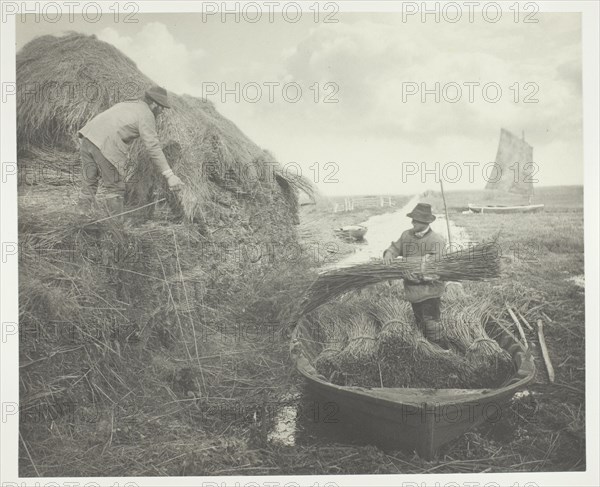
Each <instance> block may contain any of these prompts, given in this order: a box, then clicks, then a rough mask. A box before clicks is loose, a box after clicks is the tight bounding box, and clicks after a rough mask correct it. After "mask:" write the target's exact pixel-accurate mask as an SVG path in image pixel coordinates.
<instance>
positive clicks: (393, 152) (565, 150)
mask: <svg viewBox="0 0 600 487" xmlns="http://www.w3.org/2000/svg"><path fill="white" fill-rule="evenodd" d="M137 18H138V19H139V22H138V23H123V22H121V23H114V22H113V21H112V18H109V16H108V15H106V16H103V17H102V19H101V20H100V21H99V22H97V23H93V24H91V23H86V22H82V21H81V20H80V19H76V20H75V22H73V23H69V22H68V21H66V20H65V21H64V22H63V21H61V22H57V23H54V24H44V23H42V24H40V23H34V22H31V23H20V22H17V49H19V48H20V47H22V46H23V45H24V44H25V43H26V42H27V41H29V40H31V39H32V38H34V37H36V36H38V35H42V34H48V33H60V32H62V31H67V30H75V31H79V32H84V33H87V34H96V35H97V36H98V37H99V38H100V39H102V40H104V41H107V42H110V43H111V44H114V45H115V46H116V47H117V48H119V49H121V50H122V51H123V52H124V53H125V54H127V55H128V56H130V57H131V58H132V59H133V60H134V61H135V62H136V63H137V65H138V67H139V68H140V69H141V70H142V71H143V72H144V73H145V74H147V75H148V76H149V77H150V78H152V79H154V80H155V81H156V82H157V83H159V84H161V85H164V86H165V87H166V88H168V89H169V90H170V91H173V92H176V93H188V94H191V95H196V96H203V95H204V96H206V97H207V98H209V99H210V100H212V101H213V102H214V103H215V105H216V106H217V107H218V109H219V111H221V112H222V113H223V114H224V115H225V116H227V117H229V118H230V119H231V120H233V121H234V122H235V123H236V124H237V125H238V126H239V127H240V128H241V129H242V130H243V131H244V132H245V133H246V134H247V135H248V136H250V137H251V138H252V139H253V140H254V141H255V142H256V143H258V144H259V145H260V146H262V147H264V148H266V149H269V150H270V151H271V152H272V153H273V154H274V155H275V156H276V158H277V159H278V160H279V161H280V162H281V163H282V164H287V163H292V162H295V163H298V164H300V166H301V167H302V169H303V173H304V174H306V175H307V176H309V177H310V178H311V179H313V180H316V182H317V183H318V185H319V188H320V189H321V190H322V191H323V192H324V193H326V194H332V195H333V194H352V193H353V194H360V193H388V192H389V193H405V194H408V193H414V192H416V191H421V190H423V189H426V188H437V187H438V183H437V182H436V181H435V175H434V174H432V173H430V174H423V173H422V170H423V169H431V170H433V171H435V168H436V165H435V164H436V162H439V164H440V166H439V167H440V169H442V168H443V166H444V164H445V163H448V162H456V163H458V165H459V166H461V167H463V169H464V170H463V173H462V176H457V173H455V172H452V173H447V176H448V177H449V178H451V179H454V180H455V182H451V181H448V180H447V181H445V184H446V187H447V189H468V188H482V187H483V186H484V185H485V181H484V179H483V165H484V164H486V163H489V162H490V161H493V160H494V158H495V155H496V150H497V146H498V139H499V135H500V128H501V127H504V128H506V129H508V130H510V131H512V132H513V133H515V134H518V135H521V134H522V132H524V133H525V139H526V140H527V141H528V142H529V143H530V144H531V145H532V146H533V147H534V162H535V163H536V164H537V165H538V166H539V171H538V172H537V174H536V177H537V179H538V180H539V183H538V185H539V186H548V185H560V184H582V183H583V154H582V152H583V151H582V87H581V27H580V16H579V14H563V13H546V14H542V13H539V14H537V19H538V20H539V22H538V23H523V22H519V23H515V22H514V21H513V19H512V17H511V16H509V15H508V14H505V15H504V16H503V18H502V20H500V21H499V22H497V23H490V22H485V21H483V20H481V19H480V18H479V16H477V17H476V20H475V21H474V22H469V20H468V18H466V16H463V20H461V21H460V22H457V23H454V24H453V23H449V22H443V21H442V22H440V23H436V22H433V21H430V22H425V23H423V22H421V21H420V19H419V18H418V17H415V18H414V19H413V18H411V19H410V20H409V21H405V22H403V19H402V17H401V15H400V14H397V15H393V14H347V13H346V14H338V15H337V17H336V18H337V19H338V20H339V22H337V23H323V22H320V23H315V22H314V20H313V19H312V18H311V16H310V15H308V14H307V13H306V14H305V15H303V17H302V19H301V20H300V21H299V22H297V23H289V22H285V21H283V20H281V17H279V16H276V17H275V22H269V21H268V19H267V18H266V16H263V18H264V21H261V22H258V23H250V22H245V21H244V20H243V19H242V21H241V22H239V23H236V22H235V21H233V19H231V21H226V22H221V21H220V20H219V19H218V17H215V18H214V19H213V18H209V20H208V21H203V19H202V18H201V14H160V15H159V14H138V16H137ZM236 83H238V85H236ZM291 83H296V84H295V85H293V84H291ZM436 83H439V85H437V86H439V89H436ZM286 84H287V85H286ZM284 86H287V89H286V90H284V89H283V87H284ZM484 86H486V90H483V87H484ZM270 87H271V88H270ZM297 87H300V88H301V90H302V92H301V94H300V93H299V92H298V91H297V89H296V88H297ZM498 87H499V88H500V89H501V92H499V91H497V88H498ZM257 88H259V89H260V91H258V89H257ZM423 88H426V89H428V90H432V92H430V93H429V94H426V96H425V99H424V100H423V99H422V96H421V95H422V89H423ZM224 90H229V94H227V95H226V96H225V99H224V100H223V99H222V97H223V95H224ZM270 90H272V91H271V92H270ZM459 90H460V91H459ZM215 91H216V93H214V94H213V92H215ZM236 91H237V93H238V94H239V96H240V99H239V100H237V101H236V99H235V93H236ZM413 91H416V93H414V94H413V93H412V92H413ZM436 91H437V92H438V93H439V100H436V99H435V98H436V94H435V92H436ZM294 99H298V100H297V101H296V102H292V101H293V100H294ZM326 100H327V102H325V101H326ZM494 100H495V101H494ZM328 162H333V163H334V164H335V166H334V165H326V164H327V163H328ZM411 162H413V163H417V165H412V164H406V163H411ZM464 162H475V163H477V164H479V166H476V165H475V166H473V165H472V166H471V167H474V168H475V170H474V171H473V175H474V179H473V181H470V178H469V171H468V166H466V165H463V163H464ZM311 167H312V169H310V168H311ZM453 167H454V168H456V165H454V166H453ZM317 169H319V171H318V172H317V171H316V170H317ZM403 169H404V172H405V174H404V177H403ZM417 169H418V170H419V172H418V173H417V174H416V175H408V174H406V173H407V172H408V171H413V172H414V171H415V170H417ZM334 172H335V174H334ZM403 179H404V181H403ZM422 179H425V181H424V182H422ZM328 181H329V182H328Z"/></svg>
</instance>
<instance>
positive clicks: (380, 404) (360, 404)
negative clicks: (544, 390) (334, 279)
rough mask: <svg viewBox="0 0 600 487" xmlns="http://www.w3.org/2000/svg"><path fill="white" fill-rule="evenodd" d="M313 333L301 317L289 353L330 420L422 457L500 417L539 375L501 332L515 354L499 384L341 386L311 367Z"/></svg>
mask: <svg viewBox="0 0 600 487" xmlns="http://www.w3.org/2000/svg"><path fill="white" fill-rule="evenodd" d="M314 333H318V331H317V332H315V331H313V327H311V326H310V324H309V322H308V321H307V320H306V319H304V318H303V319H301V320H300V322H299V323H298V325H297V326H296V328H295V330H294V332H293V334H292V341H291V347H290V351H291V357H292V360H293V362H294V363H295V366H296V368H297V370H298V371H299V372H300V374H302V375H303V376H304V378H305V379H306V382H307V386H308V388H309V390H310V393H311V394H312V395H314V397H315V398H316V400H317V401H319V404H320V406H324V407H328V408H329V410H330V411H334V412H335V414H334V415H332V416H331V417H330V418H329V419H330V421H329V422H336V423H339V424H338V426H341V427H342V428H343V429H345V430H347V431H353V432H354V433H355V434H358V435H360V438H361V441H362V440H366V441H367V442H369V443H372V444H376V445H379V446H382V447H383V448H390V449H404V450H409V451H411V452H412V451H416V452H417V453H418V454H419V455H421V456H422V457H423V458H431V457H432V456H433V455H434V454H435V452H436V450H437V449H438V448H439V447H440V446H442V445H444V444H445V443H447V442H449V441H451V440H453V439H455V438H457V437H459V436H460V435H462V434H463V433H465V432H466V431H468V430H470V429H472V428H474V427H476V426H478V425H480V424H482V423H483V422H485V421H490V422H496V421H498V420H499V419H500V417H501V416H502V414H503V408H504V406H506V405H508V402H509V400H510V398H511V397H512V396H513V395H514V394H515V392H517V391H518V390H519V389H522V388H524V387H525V386H526V385H527V384H528V383H529V382H530V381H531V380H532V379H533V377H534V374H535V366H534V362H533V357H532V356H531V353H529V352H527V351H526V350H525V349H524V348H523V347H522V345H521V344H519V343H517V341H516V338H515V337H514V336H512V335H510V334H508V333H506V332H503V335H501V336H499V337H498V338H497V341H498V343H499V344H500V345H501V346H502V347H503V348H505V349H506V350H508V351H509V353H510V354H511V356H512V357H513V362H514V365H515V370H516V372H515V374H514V375H513V377H512V378H511V379H510V380H508V381H506V382H505V384H504V385H503V386H502V387H500V388H497V389H416V388H415V389H411V388H380V387H377V388H365V387H346V386H338V385H335V384H332V383H331V382H329V381H328V380H327V379H326V378H325V377H323V376H322V375H320V374H319V373H318V372H317V370H316V369H315V368H314V366H313V362H314V360H315V359H316V357H317V356H318V355H319V353H320V351H321V347H322V344H321V342H320V341H319V340H318V336H314ZM504 412H506V411H504ZM323 426H325V425H323Z"/></svg>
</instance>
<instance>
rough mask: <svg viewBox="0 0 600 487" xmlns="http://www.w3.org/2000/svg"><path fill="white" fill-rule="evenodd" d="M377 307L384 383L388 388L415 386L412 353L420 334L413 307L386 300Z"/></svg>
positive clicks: (380, 363)
mask: <svg viewBox="0 0 600 487" xmlns="http://www.w3.org/2000/svg"><path fill="white" fill-rule="evenodd" d="M377 306H378V307H377V311H376V315H377V319H378V320H379V321H380V322H381V331H380V332H379V334H378V335H377V353H378V356H379V367H380V369H381V383H382V384H383V385H384V386H385V387H412V386H413V383H414V374H413V367H414V357H413V352H414V349H415V346H416V343H417V342H416V340H417V337H418V335H419V331H418V329H417V327H416V324H415V323H414V318H413V313H412V310H411V307H410V304H409V303H408V302H406V301H404V300H399V299H397V298H393V297H387V298H383V299H381V300H380V301H379V302H378V303H377Z"/></svg>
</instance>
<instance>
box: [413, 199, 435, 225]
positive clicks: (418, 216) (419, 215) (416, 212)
mask: <svg viewBox="0 0 600 487" xmlns="http://www.w3.org/2000/svg"><path fill="white" fill-rule="evenodd" d="M406 216H408V217H410V218H412V219H413V220H417V221H418V222H423V223H431V222H433V221H435V215H434V214H433V213H431V205H430V204H428V203H417V206H415V208H414V209H413V211H411V212H410V213H407V214H406Z"/></svg>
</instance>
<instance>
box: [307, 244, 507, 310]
mask: <svg viewBox="0 0 600 487" xmlns="http://www.w3.org/2000/svg"><path fill="white" fill-rule="evenodd" d="M499 275H500V256H499V253H498V252H497V248H496V245H495V244H494V243H484V244H479V245H476V246H473V247H471V248H469V249H466V250H459V251H456V252H452V253H449V254H447V255H446V256H444V257H442V258H440V259H434V260H431V261H429V262H427V263H425V264H422V262H421V259H406V260H399V261H396V262H393V263H391V264H384V263H383V262H368V263H365V264H359V265H355V266H351V267H342V268H338V269H334V270H331V271H328V272H325V273H323V274H320V275H319V276H318V278H317V280H316V281H315V282H314V283H313V284H312V286H311V287H310V288H309V290H308V293H307V297H306V299H305V302H304V304H303V312H304V313H309V312H310V311H312V310H314V309H316V308H318V307H319V306H321V305H322V304H324V303H326V302H328V301H331V299H333V298H334V297H336V296H339V295H341V294H344V293H346V292H348V291H350V290H355V289H360V288H363V287H365V286H369V285H371V284H376V283H378V282H381V281H387V280H391V279H404V278H406V277H407V276H408V277H414V276H417V277H419V279H423V278H424V277H430V278H435V279H436V280H440V281H481V280H485V279H491V278H495V277H498V276H499Z"/></svg>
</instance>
